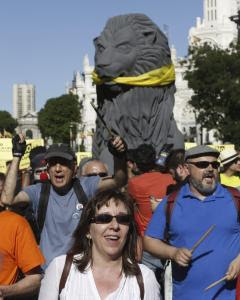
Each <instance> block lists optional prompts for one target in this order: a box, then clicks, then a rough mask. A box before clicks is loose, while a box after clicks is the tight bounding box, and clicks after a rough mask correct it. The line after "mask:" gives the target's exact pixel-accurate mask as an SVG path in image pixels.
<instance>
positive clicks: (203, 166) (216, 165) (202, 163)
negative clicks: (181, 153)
mask: <svg viewBox="0 0 240 300" xmlns="http://www.w3.org/2000/svg"><path fill="white" fill-rule="evenodd" d="M187 163H188V164H191V165H194V166H196V167H197V168H199V169H207V168H208V167H209V165H211V166H212V168H213V169H218V168H219V166H220V163H219V162H218V161H196V162H193V161H189V162H187Z"/></svg>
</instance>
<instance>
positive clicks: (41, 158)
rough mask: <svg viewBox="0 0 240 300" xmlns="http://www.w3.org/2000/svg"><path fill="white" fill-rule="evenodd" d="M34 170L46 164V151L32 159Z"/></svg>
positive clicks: (31, 163)
mask: <svg viewBox="0 0 240 300" xmlns="http://www.w3.org/2000/svg"><path fill="white" fill-rule="evenodd" d="M30 165H31V167H32V169H33V170H35V169H38V168H42V167H45V166H46V161H45V153H39V154H37V155H35V156H34V158H33V159H32V160H31V161H30Z"/></svg>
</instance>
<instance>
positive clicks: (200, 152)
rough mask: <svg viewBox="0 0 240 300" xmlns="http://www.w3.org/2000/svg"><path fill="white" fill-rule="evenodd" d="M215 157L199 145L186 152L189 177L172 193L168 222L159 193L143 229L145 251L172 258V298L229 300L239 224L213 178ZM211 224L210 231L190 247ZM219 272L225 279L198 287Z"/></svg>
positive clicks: (239, 247)
mask: <svg viewBox="0 0 240 300" xmlns="http://www.w3.org/2000/svg"><path fill="white" fill-rule="evenodd" d="M218 156H219V152H218V151H217V150H215V149H213V148H211V147H208V146H204V145H202V146H196V147H193V148H191V149H189V150H188V151H187V152H186V154H185V164H186V167H187V168H188V171H189V181H188V183H186V184H185V185H184V186H183V187H182V188H181V189H180V190H179V191H178V193H177V195H176V198H175V200H174V205H173V207H172V211H171V216H170V220H169V224H168V226H167V225H166V222H167V221H166V217H167V214H166V206H167V200H168V199H167V198H165V199H164V200H163V201H162V202H161V203H160V204H159V205H158V207H157V209H156V211H155V213H154V215H153V217H152V219H151V221H150V223H149V225H148V228H147V230H146V232H145V237H144V247H145V250H146V251H149V252H150V253H152V254H153V255H155V256H158V257H160V258H164V259H170V260H172V274H173V299H177V300H192V299H194V300H198V299H199V300H200V299H201V300H202V299H224V300H226V299H228V300H231V299H235V286H236V278H237V276H238V274H239V271H240V256H239V252H240V225H239V220H238V212H237V209H236V206H235V202H234V199H233V197H232V195H231V194H230V192H229V191H228V190H227V189H226V188H224V187H223V186H222V185H221V184H219V183H218V179H219V174H218V169H219V162H218V160H217V159H218ZM211 226H214V229H213V230H212V232H211V233H210V234H209V235H208V236H207V238H205V240H203V241H202V242H201V243H200V244H199V246H198V247H197V248H195V249H194V250H193V246H194V244H195V243H196V242H197V241H198V240H199V239H200V237H201V236H202V235H203V234H204V233H205V232H206V231H207V230H208V229H209V228H210V227H211ZM166 228H167V229H166ZM166 230H167V231H168V236H169V238H168V243H167V242H165V237H166V234H165V231H166ZM224 276H226V280H222V282H221V283H219V284H218V285H216V286H214V287H213V288H211V289H209V290H207V291H204V289H205V288H206V287H207V286H208V285H210V284H211V283H213V282H214V281H217V280H219V279H221V278H222V277H224Z"/></svg>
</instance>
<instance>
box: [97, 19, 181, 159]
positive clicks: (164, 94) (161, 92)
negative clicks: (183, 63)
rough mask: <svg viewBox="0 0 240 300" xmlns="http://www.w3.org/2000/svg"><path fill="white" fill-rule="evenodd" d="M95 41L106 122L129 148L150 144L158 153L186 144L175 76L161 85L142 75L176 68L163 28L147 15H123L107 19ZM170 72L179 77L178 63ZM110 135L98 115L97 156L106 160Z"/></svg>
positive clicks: (99, 99) (100, 106)
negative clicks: (178, 113)
mask: <svg viewBox="0 0 240 300" xmlns="http://www.w3.org/2000/svg"><path fill="white" fill-rule="evenodd" d="M94 44H95V49H96V51H95V71H94V73H93V79H94V81H95V83H96V85H97V105H98V109H99V112H100V113H101V115H102V116H103V118H104V120H105V122H106V124H107V126H108V127H109V128H111V129H112V130H113V131H115V132H116V133H117V134H119V135H120V136H121V137H123V138H124V140H125V141H126V143H127V145H128V148H129V149H133V148H136V147H138V146H139V145H140V144H142V143H148V144H152V145H153V146H154V148H155V149H156V153H157V155H158V156H159V155H160V153H161V151H163V150H166V148H169V147H170V148H171V147H174V148H179V147H183V136H182V134H181V133H180V131H179V130H178V129H177V126H176V122H175V120H174V116H173V106H174V101H175V100H174V93H175V83H174V79H175V77H173V76H172V77H173V78H172V79H171V80H166V81H165V82H163V84H161V83H158V82H157V83H156V82H153V83H150V84H149V82H147V81H146V84H145V81H144V82H142V78H141V76H142V75H144V76H145V74H148V73H149V72H150V73H151V71H154V70H157V69H161V68H162V67H167V68H169V66H170V68H173V65H172V61H171V54H170V49H169V46H168V40H167V38H166V36H165V35H164V34H163V33H162V32H161V30H160V29H159V28H158V27H157V26H156V25H155V24H154V23H153V21H152V20H151V19H149V18H148V17H147V16H145V15H143V14H127V15H120V16H116V17H113V18H110V19H109V20H108V22H107V24H106V26H105V28H104V30H103V32H102V33H101V35H100V36H99V37H97V38H96V39H95V40H94ZM172 73H173V74H174V76H175V73H174V68H173V71H172ZM139 76H140V77H139ZM132 79H133V80H132ZM124 80H126V81H124ZM108 140H109V132H108V131H107V130H106V128H105V127H104V126H103V124H102V122H101V121H100V120H99V118H97V120H96V132H95V135H94V139H93V156H94V157H96V158H98V159H101V160H102V161H104V162H106V163H109V159H110V158H109V157H110V154H109V153H108V150H107V142H108Z"/></svg>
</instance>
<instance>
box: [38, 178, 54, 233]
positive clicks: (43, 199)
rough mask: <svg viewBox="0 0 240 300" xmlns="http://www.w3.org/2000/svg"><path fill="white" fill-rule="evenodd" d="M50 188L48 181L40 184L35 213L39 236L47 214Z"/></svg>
mask: <svg viewBox="0 0 240 300" xmlns="http://www.w3.org/2000/svg"><path fill="white" fill-rule="evenodd" d="M50 188H51V184H50V182H49V181H45V182H43V183H42V187H41V193H40V199H39V203H38V212H37V223H38V229H39V234H40V235H41V232H42V230H43V226H44V222H45V217H46V213H47V207H48V199H49V194H50Z"/></svg>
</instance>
